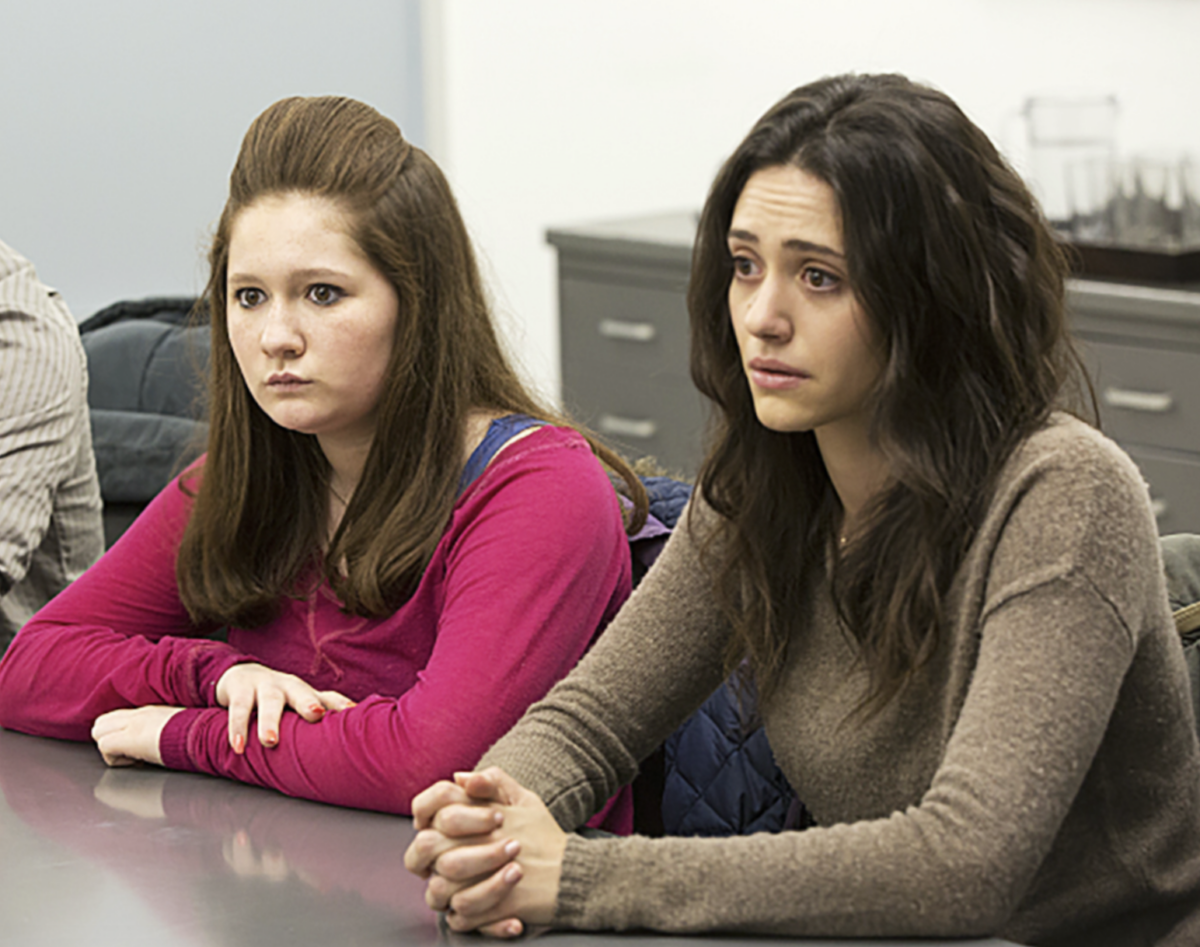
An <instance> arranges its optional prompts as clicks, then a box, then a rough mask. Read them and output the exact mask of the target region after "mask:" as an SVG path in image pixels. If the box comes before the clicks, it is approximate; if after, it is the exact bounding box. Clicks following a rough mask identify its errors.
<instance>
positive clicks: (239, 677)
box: [217, 664, 354, 753]
mask: <svg viewBox="0 0 1200 947" xmlns="http://www.w3.org/2000/svg"><path fill="white" fill-rule="evenodd" d="M217 703H219V704H220V705H221V706H222V707H228V708H229V745H230V746H231V747H233V752H234V753H244V752H246V740H247V738H248V737H249V732H250V714H251V713H254V712H255V711H257V714H258V728H257V729H258V742H259V743H261V744H262V745H263V746H266V747H272V746H275V745H276V744H277V743H279V720H280V718H281V717H282V716H283V710H284V708H285V707H291V708H292V709H293V710H294V711H296V713H298V714H299V715H300V716H301V717H303V718H304V719H305V720H307V721H308V722H309V723H316V722H317V721H319V720H321V719H322V718H323V717H324V716H325V712H326V711H327V710H346V709H348V708H350V707H353V706H354V701H352V700H351V699H350V698H349V697H346V696H345V695H344V694H339V693H338V692H337V691H319V690H317V689H316V688H314V687H312V686H310V685H309V684H307V683H305V682H304V681H302V680H301V679H300V678H298V677H296V676H295V675H294V674H284V673H283V672H282V671H274V670H272V669H271V668H269V667H265V666H264V665H262V664H235V665H234V666H233V667H231V668H230V669H229V670H228V671H226V672H225V673H224V674H222V675H221V677H220V680H218V681H217Z"/></svg>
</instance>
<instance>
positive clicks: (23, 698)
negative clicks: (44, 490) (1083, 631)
mask: <svg viewBox="0 0 1200 947" xmlns="http://www.w3.org/2000/svg"><path fill="white" fill-rule="evenodd" d="M190 507H191V501H190V499H189V498H188V496H187V495H186V494H185V493H184V492H183V490H182V489H181V486H180V483H179V481H178V480H176V481H173V482H172V483H170V484H168V485H167V487H166V488H165V489H164V490H163V491H162V492H161V493H160V494H159V495H158V496H157V497H156V498H155V499H154V500H153V501H152V502H151V503H150V505H149V506H148V507H147V508H146V510H145V511H144V512H143V513H142V515H141V516H140V517H139V518H138V519H137V521H136V522H135V523H134V524H133V525H132V526H131V527H130V528H129V530H128V531H127V532H126V533H125V534H124V535H123V536H122V537H121V539H120V540H119V541H118V542H117V543H116V544H115V545H114V546H113V548H112V549H110V550H109V551H108V552H107V553H106V554H105V555H104V556H103V557H102V558H101V559H100V561H99V562H97V563H96V565H95V566H93V567H92V568H91V569H89V570H88V571H87V572H86V573H84V574H83V575H82V576H81V577H80V578H78V579H77V580H75V582H73V583H72V584H71V585H70V586H68V587H67V588H66V589H65V590H64V591H63V592H61V593H60V594H59V595H58V596H57V597H55V598H54V599H53V600H52V601H51V602H50V603H49V604H47V605H46V606H45V607H44V608H43V609H41V610H40V611H39V612H38V613H37V614H36V615H35V616H34V617H33V618H32V619H31V620H30V621H29V622H27V623H26V624H25V626H24V627H23V628H22V629H21V631H20V632H19V633H18V634H17V636H16V638H15V639H14V640H13V643H12V645H11V646H10V648H9V649H8V651H7V653H6V654H5V655H4V658H3V660H0V726H4V727H6V728H8V729H12V730H20V731H23V732H25V733H32V734H35V735H38V736H50V737H58V738H60V739H67V740H87V739H90V733H91V727H92V723H93V721H94V720H95V719H96V717H98V716H100V715H101V714H103V713H106V712H108V711H110V710H116V709H118V708H122V707H140V706H145V705H147V704H168V705H171V706H180V707H204V706H211V705H212V704H213V703H214V702H215V695H214V692H215V688H216V682H217V680H218V679H219V678H220V676H221V674H222V673H224V671H225V670H226V669H227V668H229V667H230V666H232V665H233V664H236V663H238V662H239V661H242V660H249V659H248V658H245V657H243V656H242V655H240V654H238V652H237V651H236V650H234V649H233V648H231V647H229V646H228V645H226V644H223V643H221V642H217V641H210V640H206V639H204V638H200V637H188V636H189V635H190V636H197V635H199V634H201V633H202V632H204V631H205V629H199V628H196V627H195V626H193V625H192V623H191V620H190V619H189V617H188V614H187V611H186V609H185V608H184V607H183V604H182V602H180V600H179V592H178V588H177V586H176V584H175V552H176V550H177V548H178V544H179V539H180V537H181V535H182V533H183V528H184V526H185V524H186V522H187V517H188V514H189V512H190Z"/></svg>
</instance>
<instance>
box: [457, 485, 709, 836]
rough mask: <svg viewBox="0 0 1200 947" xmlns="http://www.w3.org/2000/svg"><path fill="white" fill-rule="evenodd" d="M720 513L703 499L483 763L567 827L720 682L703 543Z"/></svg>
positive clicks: (628, 775)
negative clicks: (598, 631)
mask: <svg viewBox="0 0 1200 947" xmlns="http://www.w3.org/2000/svg"><path fill="white" fill-rule="evenodd" d="M692 513H695V515H694V516H693V515H691V514H692ZM712 515H713V514H712V513H711V512H709V511H707V508H706V507H703V506H701V505H700V504H695V503H694V504H693V507H690V508H689V509H688V510H685V511H684V514H683V516H682V517H681V518H680V521H679V526H678V527H677V528H676V529H675V532H674V533H673V534H672V535H671V538H670V539H669V540H668V542H667V544H666V547H665V548H664V550H663V552H662V554H661V555H660V556H659V558H658V560H657V561H656V562H655V564H654V566H653V568H651V569H650V571H649V572H648V573H647V575H646V577H645V578H644V579H643V580H642V582H641V583H640V584H639V586H638V588H637V589H636V591H635V592H634V593H633V595H632V596H631V597H630V599H629V601H628V602H627V603H626V604H625V606H624V608H622V609H621V613H620V614H619V615H618V616H617V618H616V619H615V620H614V622H613V623H612V625H611V626H610V627H609V629H608V631H607V632H605V635H604V637H603V638H602V639H601V640H600V641H599V642H598V643H597V645H596V647H595V648H593V649H592V651H591V652H590V653H589V654H588V656H587V657H586V658H585V659H584V660H583V661H582V662H581V663H580V666H579V667H578V668H577V669H576V670H575V671H574V673H572V674H571V675H570V676H569V677H568V678H567V679H566V680H564V681H562V682H561V683H560V684H558V686H557V687H555V688H554V690H553V691H551V692H550V694H549V695H548V696H547V698H546V699H545V700H543V701H541V702H539V703H537V704H535V705H534V706H533V707H531V708H530V709H529V711H528V713H527V714H526V715H525V716H524V718H523V719H522V720H521V722H520V723H519V725H518V726H517V727H516V729H514V730H513V731H512V732H511V733H509V734H508V735H506V736H505V737H504V738H503V739H501V740H500V741H499V742H498V743H497V744H496V745H495V746H494V747H492V749H491V750H490V751H489V752H488V753H487V755H486V756H485V757H484V758H483V759H482V760H481V761H480V763H479V767H480V768H482V767H485V766H492V765H495V766H500V767H501V768H503V769H504V770H505V771H506V772H508V773H509V774H510V775H511V776H513V777H514V778H515V779H516V780H517V781H518V782H520V783H521V784H522V785H524V786H527V787H528V788H530V789H532V790H533V791H534V792H536V793H537V794H538V795H539V796H541V798H542V799H543V800H544V801H545V803H546V804H547V806H549V808H550V811H551V812H552V813H553V814H554V817H555V819H556V820H557V821H558V823H559V824H560V825H561V826H563V828H566V829H575V828H577V827H579V826H580V825H582V824H583V823H584V822H585V821H586V820H587V818H588V817H589V816H590V815H591V814H592V813H593V812H594V811H595V810H596V808H597V807H598V806H599V805H600V803H602V802H603V801H604V800H605V799H606V798H608V797H609V795H611V794H612V793H613V792H614V791H615V790H616V789H617V787H619V786H621V785H623V784H625V783H627V782H629V781H630V780H632V778H633V777H634V776H635V775H636V773H637V766H638V762H639V761H640V760H641V759H643V758H644V757H645V756H646V755H647V754H649V753H650V752H651V751H652V750H653V749H654V748H655V747H656V746H658V745H659V744H660V743H661V742H662V741H663V740H664V739H665V738H666V736H667V735H668V734H670V733H671V732H672V731H673V730H674V729H675V728H676V727H678V726H679V724H680V723H681V722H682V721H683V720H684V719H686V718H687V717H688V716H689V715H690V714H691V713H692V712H694V711H695V710H696V708H697V707H699V706H700V705H701V704H702V703H703V702H704V699H705V698H706V697H707V696H708V695H709V694H711V693H712V692H713V691H714V690H715V689H716V688H717V686H718V685H719V684H720V683H721V679H722V675H721V668H722V659H723V654H724V648H725V645H726V642H727V641H728V637H729V626H728V623H727V622H726V621H725V620H724V619H723V618H722V617H721V616H720V613H719V611H718V609H717V606H716V603H715V601H714V598H713V595H712V587H711V583H710V582H709V580H708V577H707V572H706V570H705V568H704V566H703V564H702V563H701V559H700V552H699V548H698V544H699V543H700V542H701V541H702V540H701V539H699V538H698V537H702V536H704V535H705V533H706V530H707V528H708V522H709V520H708V518H709V517H711V516H712Z"/></svg>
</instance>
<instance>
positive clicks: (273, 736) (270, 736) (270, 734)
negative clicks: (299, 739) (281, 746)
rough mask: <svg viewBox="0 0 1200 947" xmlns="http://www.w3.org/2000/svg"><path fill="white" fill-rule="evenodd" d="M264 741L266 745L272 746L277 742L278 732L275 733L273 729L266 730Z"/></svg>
mask: <svg viewBox="0 0 1200 947" xmlns="http://www.w3.org/2000/svg"><path fill="white" fill-rule="evenodd" d="M266 742H267V746H274V745H275V744H276V743H278V742H279V734H278V733H276V732H275V731H274V730H268V731H267V741H266Z"/></svg>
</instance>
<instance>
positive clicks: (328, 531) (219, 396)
mask: <svg viewBox="0 0 1200 947" xmlns="http://www.w3.org/2000/svg"><path fill="white" fill-rule="evenodd" d="M211 269H212V275H211V279H210V281H209V285H208V290H207V293H206V297H207V301H208V308H209V311H210V313H211V321H212V357H211V382H210V415H211V417H210V425H209V434H208V451H207V454H206V456H205V457H204V458H202V460H201V461H200V462H199V463H197V464H196V465H195V466H194V467H193V468H192V469H190V470H187V471H185V472H184V474H183V475H182V476H181V477H180V478H179V479H178V480H177V481H176V482H175V483H173V484H171V485H169V486H168V487H167V488H166V490H164V491H163V493H162V494H161V495H160V496H159V497H158V498H157V499H156V500H155V501H154V503H152V504H151V506H150V507H149V508H148V510H147V511H146V513H145V514H144V515H143V516H142V517H141V518H140V519H139V520H138V521H137V523H135V524H134V526H133V527H132V528H131V529H130V531H129V532H128V533H127V534H126V535H125V536H124V537H123V538H122V539H121V541H120V542H119V543H117V544H116V546H115V547H114V548H113V549H112V550H111V551H110V552H109V553H108V554H107V555H106V556H105V557H104V558H103V559H102V560H101V562H100V563H99V564H98V565H97V566H96V567H95V568H94V569H93V570H91V571H90V572H88V573H87V574H86V575H85V576H83V577H82V578H81V579H79V580H78V582H76V583H75V584H74V585H73V586H71V587H70V588H69V589H68V590H67V591H66V593H64V594H63V595H61V596H60V597H59V598H57V599H56V600H55V601H54V602H52V603H51V604H50V605H49V606H47V607H46V608H45V609H44V610H43V611H42V612H40V613H39V614H38V615H37V616H36V617H35V618H34V619H33V621H31V622H30V623H29V624H28V625H27V626H26V628H25V630H24V631H23V633H22V634H21V636H20V638H19V640H18V641H16V642H14V644H13V647H12V648H11V649H10V650H9V652H8V654H7V656H6V657H5V658H4V661H3V663H2V664H0V724H3V725H4V726H5V727H10V728H13V729H18V730H24V731H26V732H29V733H34V734H43V735H48V736H55V737H62V738H67V739H76V740H86V739H88V738H89V737H90V738H93V739H95V740H96V742H97V743H98V745H99V748H100V751H101V752H102V753H103V755H104V757H105V759H106V760H107V761H108V762H109V763H112V764H114V765H116V764H120V763H126V762H131V761H133V760H146V761H149V762H153V763H161V764H163V765H165V766H168V767H172V768H176V769H191V770H200V771H204V772H208V773H213V774H216V775H222V776H228V777H230V778H233V779H239V780H243V781H246V782H252V783H258V784H261V785H266V786H271V787H274V788H277V789H279V790H282V791H284V792H287V793H290V794H293V795H297V796H303V797H306V798H311V799H318V800H322V801H325V802H333V803H339V804H344V805H352V806H359V807H364V808H372V809H380V810H384V811H389V812H402V813H407V812H408V811H409V805H410V801H411V799H412V797H413V795H415V793H416V792H417V791H418V790H419V789H421V788H423V787H424V786H427V785H428V784H429V783H430V782H432V781H433V780H434V779H437V778H439V777H447V776H449V775H450V774H452V773H453V772H454V771H455V770H456V769H460V768H462V767H464V766H469V765H471V764H472V763H474V762H475V760H476V759H478V757H479V755H480V754H481V753H482V752H483V751H484V750H485V749H486V748H487V747H488V746H489V745H490V744H491V743H492V742H493V741H494V740H495V739H496V738H497V737H499V736H500V735H501V734H502V733H504V732H505V730H507V729H508V728H509V727H510V726H511V725H512V724H513V723H514V722H515V721H516V719H517V718H518V717H519V716H520V715H521V713H522V712H523V711H524V710H525V708H526V707H527V706H528V705H529V704H530V703H531V702H532V701H534V700H535V699H537V698H538V697H541V696H542V695H544V694H545V692H546V691H547V690H548V689H549V688H550V686H551V685H552V684H553V683H554V682H555V681H556V680H558V679H559V678H561V677H562V676H563V675H564V674H566V673H567V671H569V670H570V669H571V668H572V667H573V666H574V665H575V663H576V662H577V661H578V659H579V658H580V656H581V655H582V654H583V653H584V651H585V650H586V649H587V648H588V646H589V645H590V643H591V642H592V640H593V639H594V638H595V636H596V635H597V634H598V633H599V631H600V629H602V628H603V627H604V625H605V624H606V623H607V621H608V620H609V619H610V618H611V617H612V616H613V615H614V614H615V613H616V611H617V609H618V607H619V606H620V604H621V603H622V602H623V601H624V600H625V598H626V597H627V596H628V594H629V591H630V554H629V544H628V541H627V538H626V535H625V524H624V522H623V513H622V507H621V502H620V500H619V498H618V496H617V494H616V492H615V490H614V489H613V488H612V485H611V484H610V482H609V478H608V476H607V474H606V472H605V470H604V468H603V466H602V462H603V463H605V464H607V465H608V466H609V467H610V468H611V469H612V470H614V471H616V472H617V473H619V474H620V475H621V476H622V477H623V478H624V479H625V480H626V482H627V483H628V484H629V492H630V495H631V496H633V497H635V501H634V503H633V505H632V507H631V508H630V520H631V522H630V524H629V525H630V527H631V528H633V527H636V526H637V525H638V523H639V522H640V521H641V520H642V519H644V516H645V506H646V501H645V492H644V491H643V490H642V488H641V485H640V482H639V481H638V480H637V478H636V477H635V476H634V475H633V474H632V472H631V471H630V470H629V469H628V468H627V467H626V465H625V464H624V463H623V462H622V461H621V459H620V458H619V457H617V456H616V455H615V454H613V453H612V452H611V451H609V450H608V449H606V448H604V447H603V446H602V445H600V444H598V443H596V442H594V441H592V440H591V439H590V438H589V437H588V436H587V435H586V434H584V433H581V432H580V431H579V430H577V429H575V427H574V426H572V425H571V424H570V423H569V422H568V421H567V420H566V419H564V418H563V417H561V416H559V415H558V414H557V413H555V412H553V411H552V410H550V409H548V408H547V407H546V406H544V405H543V404H541V403H540V402H539V401H538V400H537V399H535V398H534V397H533V396H532V395H531V394H530V393H529V392H528V390H527V389H526V388H525V386H524V385H523V384H522V383H521V381H520V380H519V378H518V376H517V374H516V373H515V372H514V370H513V369H512V367H511V365H510V362H509V360H508V359H507V358H506V357H505V354H504V352H503V351H502V348H501V345H500V343H499V341H498V338H497V336H496V333H495V329H494V327H493V323H492V318H491V313H490V309H489V305H488V302H487V299H486V296H485V293H484V290H483V287H482V284H481V281H480V278H479V273H478V270H477V268H476V264H475V258H474V254H473V252H472V248H471V244H470V240H469V239H468V237H467V232H466V228H465V227H464V225H463V222H462V219H461V217H460V216H459V213H458V209H457V205H456V203H455V200H454V197H453V195H452V194H451V192H450V189H449V187H448V185H447V183H446V180H445V178H444V177H443V176H442V174H441V172H440V171H439V170H438V168H437V166H436V165H435V164H434V163H433V161H431V160H430V158H429V157H428V156H427V155H426V154H425V153H424V152H422V151H421V150H420V149H419V148H416V147H414V146H412V145H411V144H410V143H409V142H407V141H405V139H404V138H403V136H402V135H401V133H400V130H399V129H398V128H397V127H396V125H395V124H394V123H393V122H392V121H391V120H389V119H387V118H385V117H384V116H382V115H380V114H379V113H378V112H377V111H375V110H374V109H372V108H370V107H369V106H367V105H364V104H363V103H361V102H357V101H354V100H352V99H344V98H336V97H321V98H291V99H285V100H283V101H281V102H277V103H276V104H274V105H272V106H271V107H270V108H268V109H267V110H266V111H265V112H263V114H262V115H260V116H259V117H258V118H257V119H256V120H255V121H254V123H253V124H252V125H251V127H250V129H249V131H248V132H247V134H246V137H245V140H244V141H243V143H242V148H241V152H240V154H239V155H238V159H237V162H236V165H235V167H234V169H233V173H232V175H231V178H230V190H229V200H228V202H227V204H226V206H225V210H224V212H223V213H222V215H221V218H220V222H219V224H218V226H217V231H216V235H215V239H214V241H213V245H212V251H211ZM596 455H599V457H597V456H596ZM220 626H228V629H229V630H228V643H222V642H218V641H210V640H206V639H205V638H204V637H202V636H203V635H205V634H207V633H208V632H210V631H212V630H214V629H217V628H219V627H220ZM355 701H357V705H354V702H355ZM252 716H253V717H254V718H255V719H254V723H253V732H252V730H251V717H252ZM620 802H621V806H619V807H617V809H619V811H616V810H613V811H611V812H610V813H609V814H608V815H609V816H611V817H610V818H607V821H606V824H607V825H609V826H620V827H623V828H628V827H629V825H630V824H631V817H630V811H629V806H628V802H629V798H628V795H627V794H626V795H625V796H623V797H622V798H621V800H620Z"/></svg>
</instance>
